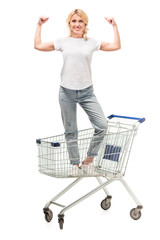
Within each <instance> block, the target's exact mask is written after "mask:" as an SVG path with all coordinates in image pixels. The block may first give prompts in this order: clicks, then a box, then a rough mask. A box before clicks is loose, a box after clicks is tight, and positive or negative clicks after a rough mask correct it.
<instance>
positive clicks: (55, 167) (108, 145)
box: [36, 114, 145, 229]
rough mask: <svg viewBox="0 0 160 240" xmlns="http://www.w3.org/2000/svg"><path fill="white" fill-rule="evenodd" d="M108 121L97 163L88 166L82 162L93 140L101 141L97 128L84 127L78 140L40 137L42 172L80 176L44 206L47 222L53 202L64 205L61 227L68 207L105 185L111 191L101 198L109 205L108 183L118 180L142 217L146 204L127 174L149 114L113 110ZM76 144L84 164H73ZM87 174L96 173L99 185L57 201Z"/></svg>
mask: <svg viewBox="0 0 160 240" xmlns="http://www.w3.org/2000/svg"><path fill="white" fill-rule="evenodd" d="M106 121H107V125H108V128H107V133H106V134H105V136H104V137H103V138H102V139H101V143H100V147H99V150H98V153H97V155H96V156H95V157H94V161H93V163H91V164H88V165H85V167H84V165H83V164H82V162H83V161H84V160H85V159H86V156H87V151H88V148H89V146H90V144H91V142H94V144H96V142H97V144H99V141H100V140H99V138H98V137H96V136H93V134H94V129H93V128H89V129H85V130H80V131H79V132H78V137H77V139H76V140H70V141H67V142H66V139H65V135H64V134H61V135H57V136H53V137H48V138H41V139H37V140H36V143H37V146H38V161H39V163H38V168H39V172H40V173H42V174H45V175H48V176H51V177H55V178H76V180H74V181H73V182H72V183H71V184H69V186H67V187H66V188H65V189H64V190H62V191H61V192H60V193H59V194H58V195H57V196H55V197H54V198H52V199H51V200H50V201H49V202H48V203H47V204H46V205H45V207H44V208H43V211H44V214H45V219H46V221H47V222H50V221H51V220H52V217H53V213H52V211H51V210H50V209H49V206H50V205H51V204H56V205H58V206H60V207H62V208H63V210H62V211H61V212H60V213H59V214H58V222H59V226H60V229H63V224H64V212H65V211H67V210H68V209H70V208H72V207H73V206H75V205H76V204H78V203H79V202H81V201H83V200H84V199H86V198H88V197H89V196H91V195H92V194H94V193H96V192H97V191H99V190H101V189H103V190H104V192H105V194H106V195H107V196H106V197H105V199H104V200H103V201H102V202H101V208H102V209H104V210H107V209H109V208H110V206H111V198H112V197H111V195H110V193H109V192H108V190H107V189H106V188H105V187H106V186H107V185H108V184H110V183H111V182H113V181H115V180H119V181H120V182H121V183H122V184H123V185H124V187H125V188H126V189H127V191H128V193H129V194H130V196H131V197H132V198H133V200H134V201H135V202H136V204H137V207H136V208H133V209H132V210H131V211H130V216H131V218H133V219H134V220H137V219H139V218H140V217H141V209H142V208H143V207H142V205H141V203H140V202H139V201H138V199H137V198H136V196H135V195H134V193H133V192H132V190H131V189H130V188H129V186H128V184H127V183H126V181H125V180H124V179H123V176H124V175H125V172H126V168H127V164H128V160H129V156H130V152H131V148H132V144H133V140H134V137H135V135H136V133H137V130H138V126H139V124H140V123H142V122H144V121H145V118H135V117H126V116H119V115H113V114H112V115H110V116H109V117H108V118H107V119H106ZM93 139H94V141H93ZM74 146H75V147H77V148H78V152H79V160H80V167H77V166H76V165H73V164H71V161H70V157H69V153H68V152H69V148H70V147H72V148H73V147H74ZM81 166H83V167H81ZM84 177H95V178H96V179H97V181H98V182H99V186H98V187H97V188H95V189H93V190H92V191H90V192H89V193H87V194H86V195H84V196H82V197H81V198H80V199H78V200H76V201H75V202H73V203H71V204H70V205H68V206H64V205H62V204H59V203H57V202H55V201H56V200H57V199H58V198H60V197H61V196H62V195H63V194H64V193H65V192H67V191H68V190H69V189H70V188H72V187H73V186H74V185H75V184H77V183H78V182H79V181H80V180H81V179H83V178H84ZM100 177H103V178H105V182H103V181H102V180H101V178H100Z"/></svg>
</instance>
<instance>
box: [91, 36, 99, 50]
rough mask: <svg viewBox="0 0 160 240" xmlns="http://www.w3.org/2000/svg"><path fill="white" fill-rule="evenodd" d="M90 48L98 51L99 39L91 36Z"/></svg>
mask: <svg viewBox="0 0 160 240" xmlns="http://www.w3.org/2000/svg"><path fill="white" fill-rule="evenodd" d="M91 40H92V50H93V52H94V51H99V50H100V47H101V41H100V40H98V39H95V38H92V39H91Z"/></svg>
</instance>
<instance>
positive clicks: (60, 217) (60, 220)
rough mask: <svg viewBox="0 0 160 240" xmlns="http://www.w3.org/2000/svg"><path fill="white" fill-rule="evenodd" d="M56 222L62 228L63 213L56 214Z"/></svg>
mask: <svg viewBox="0 0 160 240" xmlns="http://www.w3.org/2000/svg"><path fill="white" fill-rule="evenodd" d="M58 223H59V227H60V229H63V224H64V214H59V215H58Z"/></svg>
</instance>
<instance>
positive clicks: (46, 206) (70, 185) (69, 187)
mask: <svg viewBox="0 0 160 240" xmlns="http://www.w3.org/2000/svg"><path fill="white" fill-rule="evenodd" d="M81 179H82V178H77V179H76V180H75V181H74V182H72V183H71V184H69V185H68V186H67V187H66V188H65V189H63V190H62V191H61V192H60V193H59V194H57V195H56V196H55V197H54V198H52V199H51V200H50V201H49V202H48V203H47V204H46V205H45V207H44V208H48V207H49V206H50V205H51V204H52V203H54V202H55V201H56V200H57V199H58V198H60V197H61V196H62V195H63V194H64V193H66V192H67V191H68V190H69V189H71V188H72V187H73V186H74V185H75V184H77V183H78V182H79V181H80V180H81Z"/></svg>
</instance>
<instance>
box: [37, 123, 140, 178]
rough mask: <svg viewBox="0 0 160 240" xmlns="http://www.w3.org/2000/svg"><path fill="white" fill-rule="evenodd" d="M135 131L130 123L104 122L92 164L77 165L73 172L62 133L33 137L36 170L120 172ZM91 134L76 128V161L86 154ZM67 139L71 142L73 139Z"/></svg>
mask: <svg viewBox="0 0 160 240" xmlns="http://www.w3.org/2000/svg"><path fill="white" fill-rule="evenodd" d="M135 133H136V128H135V127H134V126H133V125H129V124H121V123H114V122H112V123H111V122H108V130H107V133H106V135H105V136H104V138H103V140H102V142H101V145H100V148H99V151H98V154H97V156H96V157H94V161H93V164H90V165H88V166H87V169H86V170H85V171H84V170H83V169H78V168H77V169H78V171H77V170H76V171H77V172H73V168H74V167H73V165H72V164H71V163H70V159H69V155H68V149H67V144H66V140H65V136H64V134H62V135H58V136H53V137H48V138H42V139H37V146H38V159H39V164H38V165H39V171H40V172H41V173H43V174H46V175H49V176H52V177H60V178H66V177H80V176H82V177H94V176H107V174H108V173H113V174H116V173H121V174H123V175H124V174H125V170H126V167H127V162H128V158H129V154H130V150H131V146H132V142H133V138H134V135H135ZM93 134H94V129H92V128H91V129H85V130H81V131H79V132H78V139H77V142H78V149H79V155H80V163H82V161H84V160H85V159H86V157H87V151H88V148H89V145H90V142H91V140H92V138H93ZM95 141H96V137H95ZM95 141H94V142H95ZM97 141H98V140H97ZM70 143H71V145H72V146H74V144H75V141H70Z"/></svg>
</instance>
